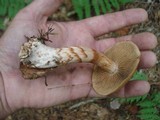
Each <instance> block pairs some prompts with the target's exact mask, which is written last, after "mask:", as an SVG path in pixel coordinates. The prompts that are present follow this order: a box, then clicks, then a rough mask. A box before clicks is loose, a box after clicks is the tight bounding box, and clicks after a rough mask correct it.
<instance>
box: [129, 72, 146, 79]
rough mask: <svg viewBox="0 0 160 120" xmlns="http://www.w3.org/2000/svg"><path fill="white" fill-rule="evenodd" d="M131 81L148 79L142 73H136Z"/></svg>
mask: <svg viewBox="0 0 160 120" xmlns="http://www.w3.org/2000/svg"><path fill="white" fill-rule="evenodd" d="M131 80H148V77H147V75H146V74H145V73H143V72H142V71H136V72H135V73H134V75H133V77H132V79H131Z"/></svg>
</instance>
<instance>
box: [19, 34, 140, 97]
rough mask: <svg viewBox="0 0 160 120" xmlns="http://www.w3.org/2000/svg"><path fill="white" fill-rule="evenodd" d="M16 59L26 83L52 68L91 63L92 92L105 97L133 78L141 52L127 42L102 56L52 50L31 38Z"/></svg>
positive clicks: (89, 51) (84, 50) (88, 51)
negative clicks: (18, 59) (27, 80)
mask: <svg viewBox="0 0 160 120" xmlns="http://www.w3.org/2000/svg"><path fill="white" fill-rule="evenodd" d="M19 58H20V70H21V72H22V75H23V77H24V78H26V79H36V78H39V77H42V76H45V75H46V74H47V73H48V72H49V71H52V70H53V69H54V68H56V67H58V66H63V65H66V64H69V63H81V62H88V63H93V64H95V67H94V70H93V75H92V84H93V88H94V90H95V91H96V92H97V93H98V94H101V95H108V94H110V93H112V92H114V91H115V90H117V89H119V88H120V87H122V86H123V85H124V84H125V83H126V82H127V81H128V80H129V79H130V78H131V77H132V75H133V73H134V71H135V70H136V68H137V66H138V63H139V58H140V52H139V49H138V48H137V46H136V45H135V44H134V43H132V42H129V41H125V42H119V43H117V44H116V45H114V46H113V47H112V48H110V49H109V50H107V51H106V52H105V54H103V53H100V52H97V51H96V50H94V49H90V48H85V47H69V48H52V47H49V46H47V45H45V44H44V42H43V41H42V40H39V39H38V38H36V37H31V38H30V39H28V42H26V43H24V44H23V45H22V46H21V49H20V52H19Z"/></svg>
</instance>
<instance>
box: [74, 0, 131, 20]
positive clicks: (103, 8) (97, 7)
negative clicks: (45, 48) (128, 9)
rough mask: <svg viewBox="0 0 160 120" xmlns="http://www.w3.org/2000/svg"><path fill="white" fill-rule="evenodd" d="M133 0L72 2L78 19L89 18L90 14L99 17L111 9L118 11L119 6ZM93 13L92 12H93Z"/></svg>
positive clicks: (75, 0)
mask: <svg viewBox="0 0 160 120" xmlns="http://www.w3.org/2000/svg"><path fill="white" fill-rule="evenodd" d="M132 1H133V0H72V4H73V7H74V9H75V12H76V13H77V15H78V18H79V19H83V18H87V17H90V16H91V14H93V15H94V14H95V15H100V14H101V13H103V14H105V13H106V12H111V11H112V9H116V10H119V9H120V6H122V5H125V4H126V3H129V2H132ZM93 11H94V12H93Z"/></svg>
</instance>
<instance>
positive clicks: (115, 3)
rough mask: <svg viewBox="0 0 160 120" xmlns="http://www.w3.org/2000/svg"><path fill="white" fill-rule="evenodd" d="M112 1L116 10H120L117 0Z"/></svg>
mask: <svg viewBox="0 0 160 120" xmlns="http://www.w3.org/2000/svg"><path fill="white" fill-rule="evenodd" d="M110 2H111V4H112V6H113V7H114V8H115V9H116V10H119V8H120V6H119V3H118V1H117V0H110Z"/></svg>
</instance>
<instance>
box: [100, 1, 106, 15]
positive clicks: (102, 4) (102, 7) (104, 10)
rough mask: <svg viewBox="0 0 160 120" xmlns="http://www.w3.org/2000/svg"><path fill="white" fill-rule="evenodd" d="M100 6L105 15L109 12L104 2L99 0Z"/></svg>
mask: <svg viewBox="0 0 160 120" xmlns="http://www.w3.org/2000/svg"><path fill="white" fill-rule="evenodd" d="M99 4H100V7H101V9H102V12H103V13H104V14H105V13H106V12H107V9H106V6H105V4H104V0H99Z"/></svg>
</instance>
